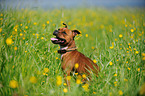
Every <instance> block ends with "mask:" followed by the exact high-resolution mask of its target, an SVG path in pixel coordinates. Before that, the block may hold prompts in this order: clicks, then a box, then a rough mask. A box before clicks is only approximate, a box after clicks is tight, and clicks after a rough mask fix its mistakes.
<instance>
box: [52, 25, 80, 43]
mask: <svg viewBox="0 0 145 96" xmlns="http://www.w3.org/2000/svg"><path fill="white" fill-rule="evenodd" d="M63 25H65V28H59V29H58V30H55V31H54V32H53V35H54V36H56V37H55V38H51V41H52V43H54V44H59V45H61V46H67V45H68V44H69V43H70V42H71V41H72V40H74V37H75V36H76V35H77V34H80V32H79V31H78V30H70V29H68V28H67V25H66V24H65V23H63Z"/></svg>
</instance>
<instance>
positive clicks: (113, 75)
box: [0, 8, 145, 96]
mask: <svg viewBox="0 0 145 96" xmlns="http://www.w3.org/2000/svg"><path fill="white" fill-rule="evenodd" d="M63 22H65V23H66V24H68V27H69V29H72V30H73V29H78V30H79V31H81V33H82V34H81V35H79V36H77V37H76V38H75V41H76V45H77V47H78V50H79V51H80V52H82V53H83V54H85V55H86V56H87V57H89V58H91V59H92V60H94V62H96V63H97V64H98V65H99V67H100V69H101V70H100V73H99V76H98V77H95V76H92V81H90V82H88V83H89V84H86V85H85V84H80V82H76V81H75V79H74V77H71V80H70V81H71V90H68V88H67V86H66V84H65V81H64V77H63V72H62V70H61V60H60V55H59V54H58V53H57V50H58V49H59V46H57V45H54V44H52V43H51V40H50V38H52V37H53V35H52V33H53V31H54V30H55V29H58V28H59V27H64V26H63V25H62V23H63ZM144 31H145V9H141V8H117V9H103V8H102V9H101V8H92V9H87V8H85V9H81V8H78V9H61V10H60V9H53V10H48V11H43V10H30V9H21V10H20V9H19V10H17V9H8V10H2V11H1V13H0V62H1V63H0V66H1V67H0V75H1V76H0V95H1V96H12V95H20V96H65V95H68V96H93V95H94V96H96V95H97V96H106V95H108V96H118V95H124V96H135V95H137V94H138V92H139V90H140V88H141V86H142V84H143V83H144V81H145V65H144V63H145V35H144ZM8 38H9V39H8ZM92 75H93V74H92ZM78 77H79V76H76V78H78Z"/></svg>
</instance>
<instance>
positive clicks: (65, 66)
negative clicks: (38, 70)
mask: <svg viewBox="0 0 145 96" xmlns="http://www.w3.org/2000/svg"><path fill="white" fill-rule="evenodd" d="M63 25H65V27H64V28H59V29H58V30H55V31H54V32H53V35H54V36H56V37H55V38H51V41H52V43H54V44H59V45H60V50H58V53H60V54H61V68H62V70H63V71H64V73H65V74H64V76H70V75H71V73H73V72H75V73H78V74H87V76H89V75H90V73H91V72H93V73H95V74H96V76H97V74H98V72H99V67H98V65H97V64H95V63H94V62H93V61H92V60H91V59H90V58H88V57H86V56H85V55H83V54H82V53H80V52H78V51H77V48H76V45H75V41H74V38H75V36H76V35H77V34H80V32H79V31H78V30H70V29H68V27H67V25H66V24H65V23H63ZM76 64H78V65H77V68H76V66H75V65H76ZM67 85H70V84H69V82H68V81H67Z"/></svg>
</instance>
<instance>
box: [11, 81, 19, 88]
mask: <svg viewBox="0 0 145 96" xmlns="http://www.w3.org/2000/svg"><path fill="white" fill-rule="evenodd" d="M9 86H10V87H11V88H17V87H18V82H17V81H16V80H11V81H10V83H9Z"/></svg>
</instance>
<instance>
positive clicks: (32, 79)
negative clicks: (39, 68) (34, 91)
mask: <svg viewBox="0 0 145 96" xmlns="http://www.w3.org/2000/svg"><path fill="white" fill-rule="evenodd" d="M30 82H31V83H33V84H35V83H37V79H36V77H35V76H32V77H30Z"/></svg>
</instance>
